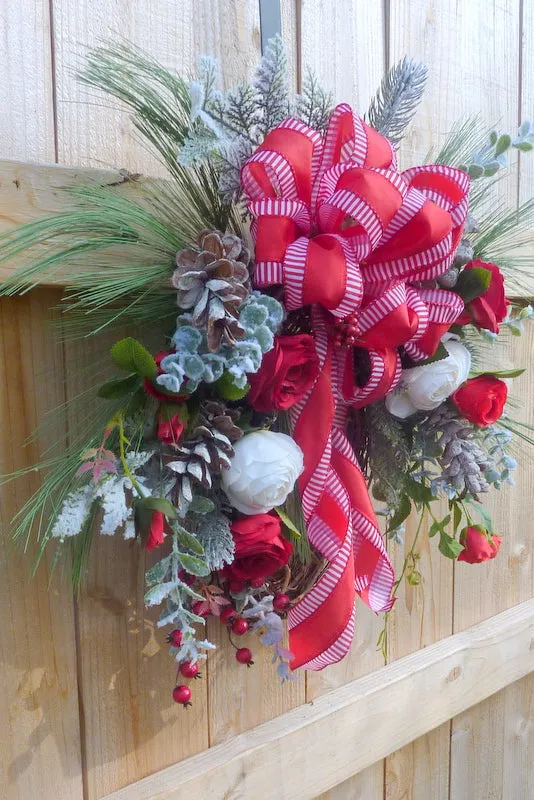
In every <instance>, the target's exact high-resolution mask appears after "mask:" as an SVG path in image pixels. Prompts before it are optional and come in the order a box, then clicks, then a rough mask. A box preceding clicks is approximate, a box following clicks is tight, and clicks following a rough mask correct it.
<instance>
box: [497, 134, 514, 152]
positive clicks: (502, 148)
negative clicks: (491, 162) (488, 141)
mask: <svg viewBox="0 0 534 800" xmlns="http://www.w3.org/2000/svg"><path fill="white" fill-rule="evenodd" d="M511 144H512V137H511V136H510V135H509V134H508V133H503V134H502V136H499V138H498V139H497V143H496V145H495V155H496V156H500V155H502V153H506V151H507V150H508V149H509V148H510V145H511Z"/></svg>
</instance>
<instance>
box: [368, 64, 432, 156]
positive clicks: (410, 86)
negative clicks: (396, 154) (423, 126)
mask: <svg viewBox="0 0 534 800" xmlns="http://www.w3.org/2000/svg"><path fill="white" fill-rule="evenodd" d="M426 77H427V68H426V67H425V65H424V64H421V63H420V62H417V61H413V60H412V59H410V58H406V57H405V58H403V59H402V61H399V63H398V64H395V66H393V67H392V68H391V69H390V70H389V72H388V73H387V75H386V76H385V77H384V79H383V80H382V83H381V85H380V88H379V89H378V91H377V93H376V95H375V96H374V98H373V99H372V100H371V105H370V106H369V111H368V112H367V114H366V119H367V122H368V123H369V125H371V127H373V128H375V130H377V131H378V132H379V133H382V134H383V135H384V136H387V138H388V139H389V140H390V141H391V142H393V144H398V142H400V140H401V139H402V137H403V136H404V133H405V131H406V128H407V126H408V125H409V124H410V122H411V121H412V119H413V116H414V114H415V112H416V111H417V107H418V105H419V103H420V101H421V98H422V96H423V92H424V89H425V84H426Z"/></svg>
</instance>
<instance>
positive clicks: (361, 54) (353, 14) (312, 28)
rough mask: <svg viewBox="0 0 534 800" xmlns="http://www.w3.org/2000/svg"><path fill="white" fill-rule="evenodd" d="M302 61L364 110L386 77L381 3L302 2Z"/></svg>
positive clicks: (344, 0) (339, 96)
mask: <svg viewBox="0 0 534 800" xmlns="http://www.w3.org/2000/svg"><path fill="white" fill-rule="evenodd" d="M300 2H301V42H300V45H301V54H302V56H301V61H302V67H303V69H304V68H305V67H306V65H308V66H309V67H311V68H312V69H313V70H314V71H315V72H316V74H317V77H318V78H319V80H320V82H321V85H322V86H323V87H324V88H325V89H330V90H332V92H333V94H334V100H335V101H336V102H342V101H344V102H347V103H350V104H351V105H353V106H354V108H356V109H357V110H358V111H359V112H360V113H361V114H363V113H364V111H366V110H367V106H368V105H369V100H370V98H371V97H372V96H373V94H374V93H375V91H376V88H377V86H378V84H379V83H380V81H381V80H382V77H383V75H384V68H385V40H384V31H385V19H384V8H383V3H380V2H371V3H362V2H359V0H337V1H336V2H335V3H332V2H329V0H300Z"/></svg>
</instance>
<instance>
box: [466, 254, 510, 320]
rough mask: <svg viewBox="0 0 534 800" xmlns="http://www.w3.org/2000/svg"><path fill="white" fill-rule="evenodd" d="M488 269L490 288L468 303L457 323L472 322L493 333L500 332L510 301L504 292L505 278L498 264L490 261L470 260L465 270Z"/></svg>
mask: <svg viewBox="0 0 534 800" xmlns="http://www.w3.org/2000/svg"><path fill="white" fill-rule="evenodd" d="M477 268H478V269H480V268H482V269H487V270H489V271H490V272H491V279H490V283H489V286H488V288H487V289H486V291H485V292H484V294H481V295H480V297H475V299H474V300H471V302H470V303H468V305H467V307H466V309H465V311H464V312H463V314H462V315H461V316H460V317H459V319H458V320H457V321H456V324H457V325H468V324H469V323H470V322H472V323H473V324H474V325H476V326H477V327H478V328H485V329H486V330H488V331H492V333H499V322H502V321H503V319H504V318H505V317H506V313H507V310H506V306H507V305H508V301H507V299H506V295H505V293H504V278H503V275H502V272H501V271H500V269H499V267H498V266H497V264H491V263H490V262H488V261H481V260H480V259H479V258H477V260H476V261H470V262H469V264H466V265H465V267H464V270H469V269H477Z"/></svg>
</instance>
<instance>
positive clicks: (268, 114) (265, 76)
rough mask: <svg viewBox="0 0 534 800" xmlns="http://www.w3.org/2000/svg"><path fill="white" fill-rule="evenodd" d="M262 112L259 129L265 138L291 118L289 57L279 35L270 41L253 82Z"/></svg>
mask: <svg viewBox="0 0 534 800" xmlns="http://www.w3.org/2000/svg"><path fill="white" fill-rule="evenodd" d="M252 85H253V87H254V88H255V89H256V92H257V94H258V97H259V99H258V106H259V109H260V110H261V121H260V123H259V127H260V130H261V132H262V133H263V135H264V136H265V135H266V134H267V133H269V131H271V130H272V129H273V128H274V127H276V125H278V124H279V123H280V122H282V120H283V119H285V118H286V117H287V116H289V80H288V74H287V55H286V51H285V47H284V43H283V41H282V37H281V36H279V35H278V34H277V35H276V36H274V37H273V38H272V39H270V40H269V43H268V45H267V48H266V50H265V54H264V56H263V57H262V59H261V61H260V63H259V65H258V67H257V69H256V72H255V74H254V79H253V81H252Z"/></svg>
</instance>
